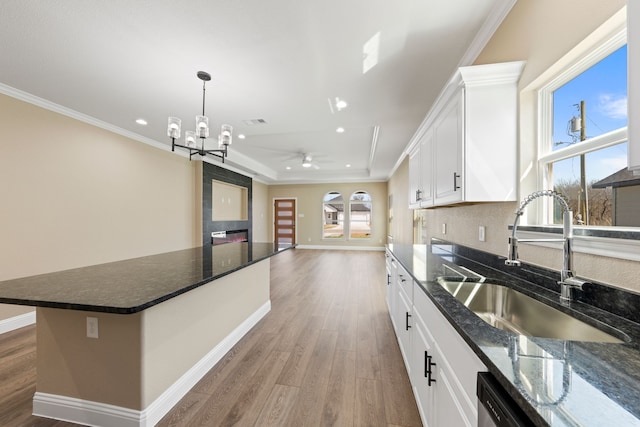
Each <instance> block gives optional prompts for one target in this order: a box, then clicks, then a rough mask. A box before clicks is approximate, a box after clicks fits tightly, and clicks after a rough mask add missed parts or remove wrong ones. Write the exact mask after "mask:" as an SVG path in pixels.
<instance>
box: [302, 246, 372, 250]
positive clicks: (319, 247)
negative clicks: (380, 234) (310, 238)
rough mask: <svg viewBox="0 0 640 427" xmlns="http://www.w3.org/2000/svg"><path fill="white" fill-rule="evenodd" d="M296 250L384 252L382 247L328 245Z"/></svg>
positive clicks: (304, 247) (303, 247)
mask: <svg viewBox="0 0 640 427" xmlns="http://www.w3.org/2000/svg"><path fill="white" fill-rule="evenodd" d="M296 249H326V250H332V251H333V250H337V251H384V246H330V245H298V246H296Z"/></svg>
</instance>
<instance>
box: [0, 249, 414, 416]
mask: <svg viewBox="0 0 640 427" xmlns="http://www.w3.org/2000/svg"><path fill="white" fill-rule="evenodd" d="M385 285H386V283H385V267H384V254H383V252H364V251H324V250H300V249H298V250H291V251H286V252H284V253H282V254H279V255H277V256H275V257H273V258H271V303H272V310H271V312H270V313H269V314H268V315H267V316H266V317H265V318H264V319H263V320H262V321H260V323H258V325H256V326H255V327H254V328H253V329H252V330H251V331H250V332H249V333H248V334H247V335H246V336H245V337H244V338H243V339H242V340H241V341H240V342H239V343H238V344H237V345H236V346H235V347H234V348H233V349H232V350H231V351H230V352H229V353H228V354H227V355H225V357H224V358H223V359H222V360H220V362H219V363H218V364H217V365H216V366H215V367H214V368H213V369H212V370H211V371H210V372H209V373H207V375H205V377H203V378H202V380H201V381H200V382H199V383H198V384H196V386H195V387H194V388H193V389H192V390H191V391H190V392H189V393H187V395H186V396H185V397H184V398H183V399H182V400H181V401H180V402H179V403H178V404H177V405H176V406H175V407H174V408H173V409H172V410H171V411H170V412H169V413H168V414H167V415H166V416H165V417H164V418H163V419H162V420H161V421H160V423H159V424H158V426H160V427H168V426H180V427H182V426H185V427H186V426H188V427H196V426H231V425H238V426H260V427H262V426H356V427H357V426H388V427H390V426H407V427H410V426H420V425H421V423H420V417H419V415H418V410H417V407H416V404H415V400H414V397H413V393H412V391H411V386H410V383H409V379H408V377H407V373H406V371H405V368H404V364H403V361H402V356H401V354H400V350H399V348H398V344H397V341H396V338H395V334H394V332H393V329H392V325H391V321H390V319H389V314H388V311H387V306H386V302H385V292H386V289H385ZM35 351H36V349H35V328H34V327H33V326H30V327H27V328H23V329H21V330H18V331H13V332H10V333H7V334H3V335H0V426H21V427H22V426H34V427H66V426H74V425H75V424H71V423H65V422H61V421H54V420H49V419H44V418H39V417H34V416H32V415H31V399H32V397H33V393H34V392H35Z"/></svg>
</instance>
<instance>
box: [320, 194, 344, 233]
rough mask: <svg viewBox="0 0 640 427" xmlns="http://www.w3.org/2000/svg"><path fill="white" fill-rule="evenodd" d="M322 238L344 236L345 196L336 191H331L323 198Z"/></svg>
mask: <svg viewBox="0 0 640 427" xmlns="http://www.w3.org/2000/svg"><path fill="white" fill-rule="evenodd" d="M322 217H323V220H322V238H323V239H343V238H344V198H343V197H342V194H340V193H338V192H336V191H330V192H328V193H327V194H325V195H324V199H323V200H322Z"/></svg>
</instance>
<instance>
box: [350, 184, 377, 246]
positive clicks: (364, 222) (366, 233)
mask: <svg viewBox="0 0 640 427" xmlns="http://www.w3.org/2000/svg"><path fill="white" fill-rule="evenodd" d="M371 204H372V203H371V196H370V195H369V193H367V192H366V191H356V192H355V193H353V194H352V195H351V198H350V199H349V238H350V239H370V238H371Z"/></svg>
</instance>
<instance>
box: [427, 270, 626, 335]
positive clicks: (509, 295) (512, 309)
mask: <svg viewBox="0 0 640 427" xmlns="http://www.w3.org/2000/svg"><path fill="white" fill-rule="evenodd" d="M438 283H440V285H441V286H442V287H443V288H444V289H445V290H446V291H447V292H449V293H450V294H451V295H453V296H454V297H455V298H456V299H457V300H458V301H460V302H462V303H463V304H464V305H465V306H466V307H468V308H469V309H470V310H471V311H473V312H474V313H475V314H476V315H477V316H478V317H480V318H481V319H482V320H484V321H485V322H487V323H488V324H490V325H491V326H493V327H495V328H498V329H502V330H505V331H511V332H515V333H517V334H520V335H527V336H533V337H540V338H555V339H562V340H571V341H593V342H608V343H622V342H624V341H623V340H621V339H619V338H617V337H615V336H613V335H611V334H608V333H606V332H603V331H601V330H600V329H598V328H595V327H593V326H591V325H589V324H587V323H585V322H583V321H581V320H578V319H576V318H575V317H572V316H570V315H568V314H566V313H564V312H562V311H560V310H556V309H555V308H553V307H551V306H548V305H546V304H544V303H542V302H540V301H538V300H536V299H534V298H531V297H529V296H527V295H524V294H523V293H521V292H518V291H516V290H515V289H511V288H509V287H506V286H502V285H497V284H492V283H481V282H459V281H447V280H438ZM621 335H623V334H622V333H621Z"/></svg>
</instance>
